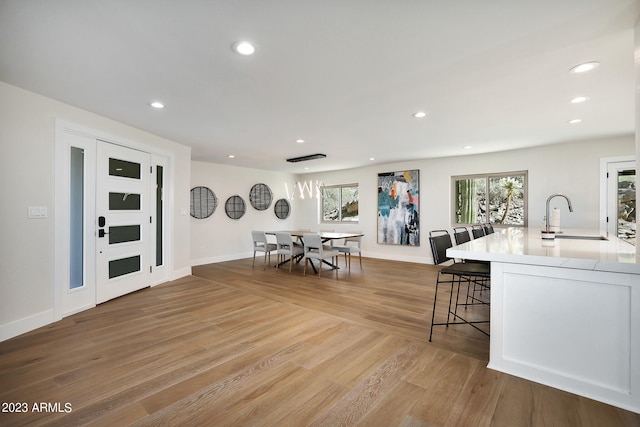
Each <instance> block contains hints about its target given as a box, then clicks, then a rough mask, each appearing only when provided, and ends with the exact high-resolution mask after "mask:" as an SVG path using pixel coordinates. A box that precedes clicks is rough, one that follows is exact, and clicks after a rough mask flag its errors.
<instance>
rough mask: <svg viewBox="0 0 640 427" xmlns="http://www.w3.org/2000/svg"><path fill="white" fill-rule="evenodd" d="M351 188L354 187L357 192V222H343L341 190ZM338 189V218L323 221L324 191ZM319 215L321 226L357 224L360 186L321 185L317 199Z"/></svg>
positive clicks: (353, 184)
mask: <svg viewBox="0 0 640 427" xmlns="http://www.w3.org/2000/svg"><path fill="white" fill-rule="evenodd" d="M349 187H350V188H353V187H355V188H356V189H357V191H358V220H357V221H345V220H343V219H342V189H343V188H349ZM335 188H338V189H339V190H340V191H339V192H338V194H339V200H338V206H339V209H338V218H339V219H337V220H333V221H332V220H325V219H324V191H325V189H335ZM319 202H320V203H319V207H318V208H319V214H320V223H321V224H358V223H359V222H360V185H359V184H358V183H350V184H336V185H323V186H322V187H321V188H320V198H319Z"/></svg>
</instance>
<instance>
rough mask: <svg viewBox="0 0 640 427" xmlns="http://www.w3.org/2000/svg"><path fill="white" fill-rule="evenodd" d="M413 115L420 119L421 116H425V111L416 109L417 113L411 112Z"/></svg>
mask: <svg viewBox="0 0 640 427" xmlns="http://www.w3.org/2000/svg"><path fill="white" fill-rule="evenodd" d="M413 117H415V118H416V119H421V118H423V117H427V113H425V112H424V111H418V112H417V113H413Z"/></svg>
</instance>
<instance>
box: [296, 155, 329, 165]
mask: <svg viewBox="0 0 640 427" xmlns="http://www.w3.org/2000/svg"><path fill="white" fill-rule="evenodd" d="M325 157H327V155H326V154H310V155H308V156H302V157H293V158H291V159H287V162H291V163H298V162H306V161H307V160H315V159H324V158H325Z"/></svg>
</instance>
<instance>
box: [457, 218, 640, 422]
mask: <svg viewBox="0 0 640 427" xmlns="http://www.w3.org/2000/svg"><path fill="white" fill-rule="evenodd" d="M558 236H559V237H556V239H555V240H550V241H547V240H543V239H542V238H541V235H540V229H522V228H508V229H501V230H496V232H495V233H494V234H490V235H488V236H486V237H483V238H480V239H476V240H472V241H470V242H468V243H464V244H462V245H459V246H455V247H453V248H450V249H449V250H448V251H447V255H448V256H450V257H455V258H463V259H474V260H483V261H490V262H491V337H490V358H489V365H488V367H489V368H491V369H495V370H498V371H501V372H506V373H508V374H511V375H515V376H518V377H522V378H526V379H528V380H531V381H535V382H539V383H542V384H546V385H549V386H551V387H555V388H558V389H562V390H566V391H569V392H572V393H575V394H578V395H582V396H585V397H589V398H592V399H595V400H598V401H601V402H605V403H608V404H611V405H615V406H618V407H621V408H624V409H627V410H631V411H634V412H638V413H640V262H637V261H636V253H635V247H634V246H633V245H631V244H629V243H627V242H624V241H622V240H620V239H618V238H616V237H608V238H607V237H604V236H601V235H600V234H599V233H598V232H593V231H591V232H590V231H585V230H573V231H570V230H565V231H564V232H563V233H561V234H558Z"/></svg>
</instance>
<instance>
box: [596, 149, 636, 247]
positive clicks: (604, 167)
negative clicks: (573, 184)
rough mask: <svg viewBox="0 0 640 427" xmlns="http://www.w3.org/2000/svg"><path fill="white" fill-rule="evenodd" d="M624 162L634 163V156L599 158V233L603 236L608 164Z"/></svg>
mask: <svg viewBox="0 0 640 427" xmlns="http://www.w3.org/2000/svg"><path fill="white" fill-rule="evenodd" d="M626 162H634V163H635V162H636V156H634V155H631V156H619V157H603V158H601V159H600V233H602V234H604V235H605V236H606V235H607V232H608V224H607V217H608V216H609V206H608V205H609V197H608V192H609V179H608V177H607V173H608V171H609V165H610V164H613V163H626ZM636 166H637V165H636ZM616 216H617V213H616Z"/></svg>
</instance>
